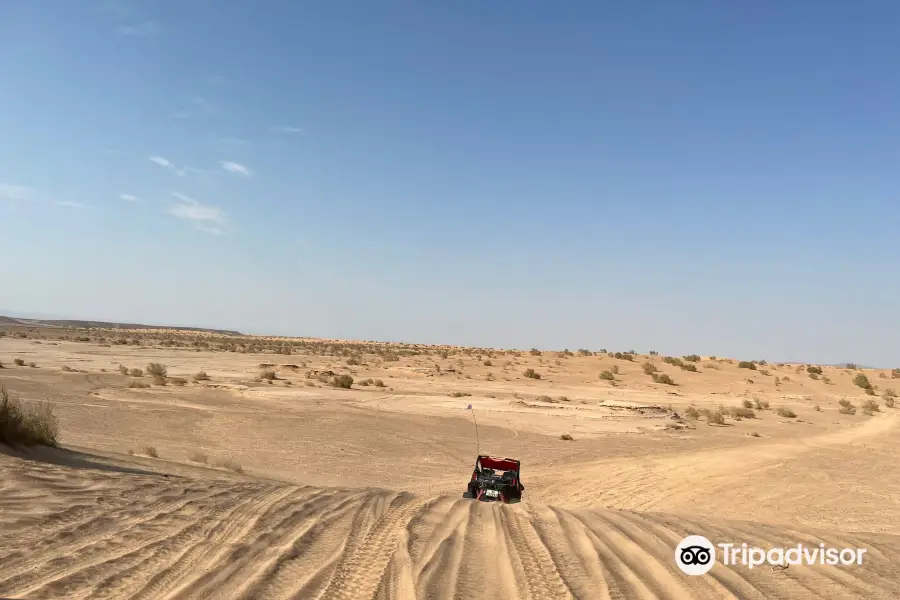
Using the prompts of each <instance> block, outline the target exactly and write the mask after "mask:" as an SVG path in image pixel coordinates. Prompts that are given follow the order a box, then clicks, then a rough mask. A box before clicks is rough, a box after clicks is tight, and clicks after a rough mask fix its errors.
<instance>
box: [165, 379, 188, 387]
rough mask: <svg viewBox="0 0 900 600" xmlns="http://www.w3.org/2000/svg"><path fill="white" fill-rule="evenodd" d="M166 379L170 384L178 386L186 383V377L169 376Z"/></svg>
mask: <svg viewBox="0 0 900 600" xmlns="http://www.w3.org/2000/svg"><path fill="white" fill-rule="evenodd" d="M168 380H169V383H171V384H172V385H178V386H182V385H185V384H186V383H187V379H185V378H184V377H169V378H168Z"/></svg>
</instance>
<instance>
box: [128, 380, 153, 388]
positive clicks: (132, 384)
mask: <svg viewBox="0 0 900 600" xmlns="http://www.w3.org/2000/svg"><path fill="white" fill-rule="evenodd" d="M128 387H130V388H133V389H144V388H148V387H150V384H149V383H144V382H143V381H134V380H132V381H130V382H128Z"/></svg>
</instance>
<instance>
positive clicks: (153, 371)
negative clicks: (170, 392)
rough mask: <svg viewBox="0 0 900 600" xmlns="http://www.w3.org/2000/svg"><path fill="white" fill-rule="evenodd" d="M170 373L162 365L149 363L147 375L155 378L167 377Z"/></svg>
mask: <svg viewBox="0 0 900 600" xmlns="http://www.w3.org/2000/svg"><path fill="white" fill-rule="evenodd" d="M168 372H169V369H168V368H167V367H166V365H164V364H161V363H149V364H148V365H147V374H148V375H151V376H153V377H165V376H166V375H167V374H168Z"/></svg>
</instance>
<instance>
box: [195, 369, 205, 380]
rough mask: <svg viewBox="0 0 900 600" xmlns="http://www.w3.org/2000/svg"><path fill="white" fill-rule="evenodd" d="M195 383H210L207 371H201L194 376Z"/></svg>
mask: <svg viewBox="0 0 900 600" xmlns="http://www.w3.org/2000/svg"><path fill="white" fill-rule="evenodd" d="M194 381H209V375H207V374H206V371H200V372H199V373H197V374H196V375H194Z"/></svg>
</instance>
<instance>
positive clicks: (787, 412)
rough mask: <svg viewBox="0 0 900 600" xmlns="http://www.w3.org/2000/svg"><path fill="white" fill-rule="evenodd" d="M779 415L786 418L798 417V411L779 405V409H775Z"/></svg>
mask: <svg viewBox="0 0 900 600" xmlns="http://www.w3.org/2000/svg"><path fill="white" fill-rule="evenodd" d="M775 412H776V413H777V414H778V416H779V417H784V418H786V419H796V418H797V413H795V412H794V411H793V410H791V409H790V408H787V407H784V406H782V407H779V408H778V410H776V411H775Z"/></svg>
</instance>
